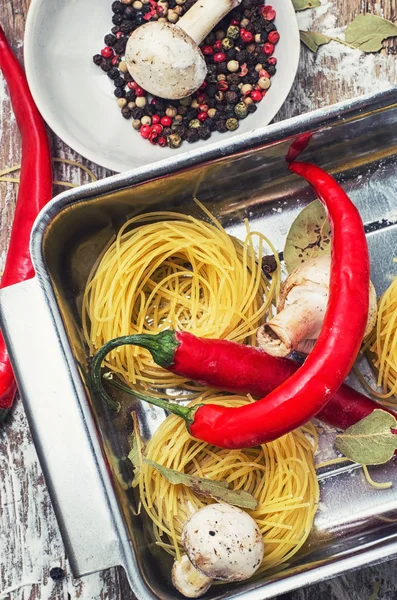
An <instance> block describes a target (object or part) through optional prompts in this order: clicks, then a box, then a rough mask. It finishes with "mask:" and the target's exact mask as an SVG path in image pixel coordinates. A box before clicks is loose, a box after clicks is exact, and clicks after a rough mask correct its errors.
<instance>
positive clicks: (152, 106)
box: [145, 104, 157, 116]
mask: <svg viewBox="0 0 397 600" xmlns="http://www.w3.org/2000/svg"><path fill="white" fill-rule="evenodd" d="M145 109H146V112H147V114H148V115H150V116H152V115H156V114H157V108H156V105H155V104H148V105H147V106H145Z"/></svg>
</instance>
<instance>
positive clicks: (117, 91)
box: [114, 87, 125, 98]
mask: <svg viewBox="0 0 397 600" xmlns="http://www.w3.org/2000/svg"><path fill="white" fill-rule="evenodd" d="M114 95H115V96H116V98H124V97H125V91H124V90H123V88H122V87H116V88H115V90H114Z"/></svg>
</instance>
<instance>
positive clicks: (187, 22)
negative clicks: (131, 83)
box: [125, 0, 241, 100]
mask: <svg viewBox="0 0 397 600" xmlns="http://www.w3.org/2000/svg"><path fill="white" fill-rule="evenodd" d="M240 2H241V0H198V1H197V2H196V3H195V4H194V5H193V6H192V8H190V9H189V10H188V11H187V12H186V13H185V14H184V15H183V17H182V18H181V19H179V21H178V24H175V25H173V24H171V23H167V22H162V21H157V22H156V21H152V22H149V23H146V24H145V25H142V26H141V27H138V28H137V29H136V30H135V31H134V32H133V33H132V34H131V36H130V37H129V39H128V42H127V47H126V54H125V59H126V63H127V67H128V70H129V72H130V74H131V75H132V77H133V78H134V79H135V81H136V82H137V83H138V84H139V85H140V86H141V87H143V89H144V90H146V91H147V92H150V93H151V94H154V95H155V96H159V97H160V98H167V99H170V100H172V99H179V98H185V97H186V96H190V94H192V93H193V92H195V91H196V90H197V89H198V88H199V87H200V86H201V84H202V83H203V81H204V79H205V77H206V75H207V66H206V63H205V60H204V56H203V54H202V52H201V50H200V48H199V44H200V43H201V42H202V41H203V39H204V38H205V37H206V36H207V35H208V34H209V32H210V31H211V30H212V29H213V28H214V27H215V25H216V24H217V23H218V22H219V21H220V20H221V19H222V18H223V17H224V16H225V15H226V14H227V13H228V12H230V11H231V10H232V9H233V8H235V7H236V6H238V5H239V4H240Z"/></svg>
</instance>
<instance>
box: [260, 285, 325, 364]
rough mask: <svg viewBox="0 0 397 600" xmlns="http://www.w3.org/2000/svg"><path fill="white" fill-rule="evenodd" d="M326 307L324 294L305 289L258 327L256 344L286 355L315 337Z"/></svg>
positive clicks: (268, 351) (275, 354)
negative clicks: (303, 292)
mask: <svg viewBox="0 0 397 600" xmlns="http://www.w3.org/2000/svg"><path fill="white" fill-rule="evenodd" d="M326 309H327V296H325V295H321V294H318V293H310V292H307V291H306V292H305V295H303V294H302V296H300V297H299V298H298V299H297V300H295V302H293V303H292V304H290V305H288V306H286V307H285V308H284V309H283V310H282V311H281V312H279V313H278V314H277V315H276V316H275V317H274V318H273V319H271V321H269V322H268V323H266V324H265V325H264V326H263V327H261V328H260V329H259V330H258V344H259V346H260V347H261V348H262V349H263V350H265V352H267V353H268V354H271V355H272V356H287V355H288V354H290V353H291V352H292V351H293V350H294V349H296V348H297V347H298V346H299V344H300V343H301V342H302V341H303V340H307V339H314V338H316V337H317V335H318V331H319V329H320V328H321V323H322V322H323V319H324V314H325V311H326Z"/></svg>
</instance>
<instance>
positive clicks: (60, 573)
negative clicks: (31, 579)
mask: <svg viewBox="0 0 397 600" xmlns="http://www.w3.org/2000/svg"><path fill="white" fill-rule="evenodd" d="M50 577H51V579H53V580H54V581H62V579H64V577H65V571H64V570H63V569H61V567H54V568H53V569H51V571H50Z"/></svg>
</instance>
